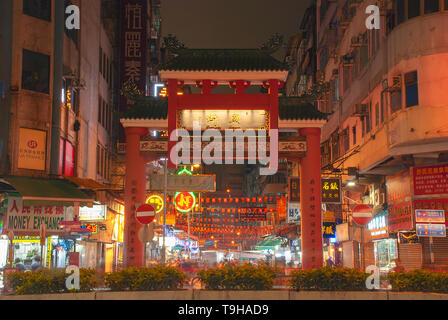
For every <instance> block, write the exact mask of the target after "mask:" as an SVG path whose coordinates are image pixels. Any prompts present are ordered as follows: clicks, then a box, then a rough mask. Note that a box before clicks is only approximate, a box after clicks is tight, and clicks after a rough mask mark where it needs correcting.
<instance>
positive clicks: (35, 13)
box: [23, 0, 51, 21]
mask: <svg viewBox="0 0 448 320" xmlns="http://www.w3.org/2000/svg"><path fill="white" fill-rule="evenodd" d="M23 13H24V14H26V15H29V16H32V17H35V18H38V19H43V20H47V21H51V0H23Z"/></svg>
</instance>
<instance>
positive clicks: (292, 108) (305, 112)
mask: <svg viewBox="0 0 448 320" xmlns="http://www.w3.org/2000/svg"><path fill="white" fill-rule="evenodd" d="M278 102H279V118H280V120H325V119H327V114H325V113H322V112H320V111H319V110H317V108H316V107H314V106H313V105H312V104H311V103H305V102H303V101H302V100H301V99H300V98H295V97H279V100H278ZM167 114H168V99H167V98H152V97H139V98H137V100H136V102H135V103H134V105H133V106H132V107H131V108H129V110H127V111H125V112H123V113H122V114H121V118H123V119H148V120H161V119H166V118H167Z"/></svg>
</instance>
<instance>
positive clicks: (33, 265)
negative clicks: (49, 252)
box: [31, 256, 42, 271]
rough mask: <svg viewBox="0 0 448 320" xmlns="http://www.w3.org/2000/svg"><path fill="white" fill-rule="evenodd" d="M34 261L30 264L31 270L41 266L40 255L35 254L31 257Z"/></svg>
mask: <svg viewBox="0 0 448 320" xmlns="http://www.w3.org/2000/svg"><path fill="white" fill-rule="evenodd" d="M33 260H34V262H33V264H32V265H31V271H39V270H40V269H41V268H42V265H41V263H40V257H39V256H35V257H34V258H33Z"/></svg>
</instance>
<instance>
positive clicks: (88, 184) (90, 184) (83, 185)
mask: <svg viewBox="0 0 448 320" xmlns="http://www.w3.org/2000/svg"><path fill="white" fill-rule="evenodd" d="M64 179H66V180H68V181H70V182H73V183H74V184H76V185H77V186H78V187H79V188H80V189H88V190H95V191H100V190H113V188H112V187H108V186H106V185H104V184H101V183H98V182H96V181H95V180H93V179H83V178H78V177H70V176H64Z"/></svg>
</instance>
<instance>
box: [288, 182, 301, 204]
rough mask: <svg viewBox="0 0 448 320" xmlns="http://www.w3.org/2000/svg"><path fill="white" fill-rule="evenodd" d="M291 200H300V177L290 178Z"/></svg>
mask: <svg viewBox="0 0 448 320" xmlns="http://www.w3.org/2000/svg"><path fill="white" fill-rule="evenodd" d="M289 201H290V202H300V179H299V178H289Z"/></svg>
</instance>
